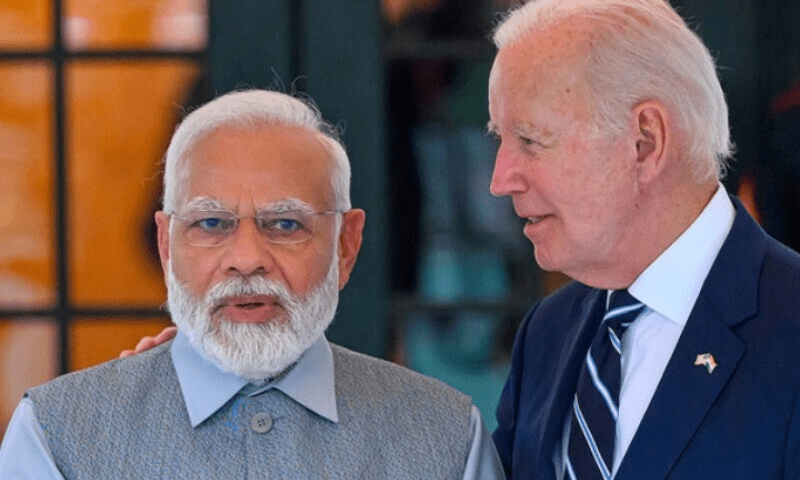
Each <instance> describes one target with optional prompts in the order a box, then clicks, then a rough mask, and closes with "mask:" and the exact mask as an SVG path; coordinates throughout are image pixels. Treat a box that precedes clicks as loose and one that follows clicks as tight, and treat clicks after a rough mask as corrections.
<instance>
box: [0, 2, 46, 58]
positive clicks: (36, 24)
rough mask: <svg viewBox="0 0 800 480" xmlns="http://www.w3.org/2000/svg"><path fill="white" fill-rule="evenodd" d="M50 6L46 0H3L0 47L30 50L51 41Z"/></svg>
mask: <svg viewBox="0 0 800 480" xmlns="http://www.w3.org/2000/svg"><path fill="white" fill-rule="evenodd" d="M51 19H52V6H51V2H49V1H48V0H3V4H2V5H0V48H14V49H22V50H32V49H37V48H46V47H49V46H50V44H51V43H52V41H51V38H52V37H51V34H50V32H51V31H52V21H51Z"/></svg>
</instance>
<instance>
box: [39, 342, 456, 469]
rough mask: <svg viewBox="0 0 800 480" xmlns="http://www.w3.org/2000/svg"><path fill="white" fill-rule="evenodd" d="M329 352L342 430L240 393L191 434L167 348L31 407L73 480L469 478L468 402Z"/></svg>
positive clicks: (87, 373)
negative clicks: (131, 479)
mask: <svg viewBox="0 0 800 480" xmlns="http://www.w3.org/2000/svg"><path fill="white" fill-rule="evenodd" d="M331 348H332V349H333V359H334V370H335V382H336V400H337V407H338V414H339V423H338V424H336V423H333V422H330V421H328V420H327V419H324V418H322V417H319V416H317V415H316V414H314V413H313V412H310V411H309V410H307V409H305V408H304V407H303V406H301V405H299V404H297V403H295V402H294V401H293V400H291V399H290V398H289V397H287V396H286V395H285V394H283V393H282V392H280V391H278V390H274V389H271V390H268V391H267V392H265V393H263V394H261V395H257V396H253V397H248V396H245V395H244V394H243V393H240V394H239V395H237V396H235V397H234V398H232V399H231V400H230V401H229V402H228V403H227V404H226V405H225V406H223V407H222V408H221V409H220V410H219V411H217V412H216V413H215V414H213V415H212V416H211V417H210V418H208V419H207V420H206V421H205V422H203V423H201V424H200V425H198V426H197V427H196V428H194V429H193V428H192V427H191V425H190V422H189V417H188V414H187V412H186V407H185V405H184V402H183V397H182V394H181V390H180V387H179V385H178V379H177V375H176V373H175V369H174V368H173V365H172V359H171V357H170V353H169V348H168V345H162V346H160V347H156V348H155V349H153V350H151V351H149V352H146V353H144V354H140V355H137V356H134V357H129V358H126V359H122V360H114V361H111V362H108V363H105V364H103V365H100V366H98V367H95V368H92V369H89V370H84V371H81V372H76V373H73V374H69V375H65V376H62V377H60V378H57V379H56V380H54V381H52V382H49V383H47V384H44V385H42V386H39V387H36V388H33V389H31V390H30V391H29V392H28V393H27V395H28V396H29V397H30V398H31V400H32V401H33V402H34V405H35V411H36V415H37V417H38V419H39V422H40V423H41V425H42V428H43V430H44V432H45V436H46V438H47V443H48V445H49V447H50V449H51V451H52V453H53V456H54V458H55V461H56V465H57V466H58V468H59V469H60V470H61V472H62V473H63V475H64V476H65V478H67V479H79V478H86V479H106V478H136V479H154V478H159V479H160V478H163V479H184V478H185V479H227V478H234V479H244V478H281V479H306V478H315V479H316V478H331V479H333V478H342V479H345V478H346V479H357V478H364V479H382V478H386V479H406V478H413V479H422V478H424V479H457V478H461V476H462V475H463V472H464V467H465V463H466V458H467V455H468V453H469V448H470V444H471V440H472V434H471V431H470V428H469V412H470V406H471V401H470V399H469V397H467V396H466V395H463V394H461V393H459V392H458V391H456V390H454V389H452V388H450V387H448V386H446V385H444V384H443V383H441V382H439V381H437V380H434V379H431V378H428V377H424V376H422V375H418V374H416V373H414V372H411V371H409V370H407V369H404V368H402V367H398V366H396V365H393V364H391V363H388V362H384V361H382V360H377V359H374V358H371V357H367V356H365V355H361V354H358V353H355V352H351V351H349V350H346V349H344V348H342V347H338V346H336V345H331ZM259 414H261V415H259ZM264 414H266V415H264ZM267 417H268V419H267V420H266V421H260V420H263V419H265V418H267Z"/></svg>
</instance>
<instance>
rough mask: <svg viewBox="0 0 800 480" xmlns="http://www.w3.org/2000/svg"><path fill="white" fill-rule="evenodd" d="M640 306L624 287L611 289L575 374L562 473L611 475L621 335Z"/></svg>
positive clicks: (583, 479)
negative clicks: (593, 334)
mask: <svg viewBox="0 0 800 480" xmlns="http://www.w3.org/2000/svg"><path fill="white" fill-rule="evenodd" d="M643 309H644V305H643V304H642V303H641V302H639V301H638V300H636V299H635V298H633V297H632V296H631V294H630V293H628V291H627V290H617V291H615V292H613V293H612V294H611V300H610V302H609V306H608V310H607V311H606V314H605V316H604V317H603V322H602V323H601V324H600V328H599V329H598V332H597V334H596V335H595V338H594V340H593V341H592V345H591V347H589V352H587V354H586V359H585V361H584V364H583V367H582V368H581V373H580V376H579V377H578V389H577V391H576V393H575V399H574V401H573V403H572V424H571V426H570V433H569V450H568V451H567V461H566V475H567V478H571V479H573V480H587V479H606V480H607V479H610V478H611V470H612V467H613V465H614V440H615V438H616V432H617V415H618V410H619V385H620V363H619V360H620V348H621V346H620V339H621V338H622V334H623V333H625V330H626V329H627V328H628V327H629V326H630V324H631V323H632V322H633V320H634V319H636V316H637V315H639V313H641V311H642V310H643Z"/></svg>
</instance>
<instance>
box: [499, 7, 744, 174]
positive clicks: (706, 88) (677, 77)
mask: <svg viewBox="0 0 800 480" xmlns="http://www.w3.org/2000/svg"><path fill="white" fill-rule="evenodd" d="M573 19H586V20H589V21H591V22H592V25H593V27H594V29H593V31H592V32H591V37H590V38H589V42H588V44H587V45H585V46H586V47H587V48H588V51H589V54H588V58H586V59H585V64H584V65H583V67H584V69H585V73H586V77H585V82H586V83H585V85H586V87H587V88H588V92H589V94H590V97H591V98H592V102H593V105H591V107H592V108H593V119H594V121H595V124H596V126H597V127H598V130H603V131H605V132H607V133H609V134H610V135H616V134H620V133H622V132H623V131H624V130H625V128H626V127H627V124H628V118H629V115H630V112H631V109H632V108H634V107H635V106H636V105H637V104H639V103H641V102H643V101H646V100H658V101H660V102H662V103H663V104H664V105H665V106H666V108H668V109H669V111H670V113H671V114H672V115H674V117H675V120H676V123H677V126H678V128H679V129H680V130H681V132H682V133H683V135H685V137H686V139H687V151H686V152H684V153H685V154H686V155H687V159H688V161H689V162H690V163H689V165H690V167H691V168H692V172H693V174H694V178H695V179H696V180H697V181H700V182H702V181H705V180H707V179H710V178H717V179H719V178H721V177H722V176H723V175H724V173H725V170H726V167H727V159H728V158H729V157H730V156H731V150H732V146H731V141H730V131H729V127H728V107H727V104H726V103H725V95H724V93H723V92H722V87H721V85H720V83H719V79H718V78H717V74H716V68H715V65H714V60H713V59H712V57H711V54H710V53H709V51H708V49H707V48H706V46H705V45H704V44H703V42H702V40H700V38H699V37H698V36H697V35H696V34H695V33H694V32H693V31H692V30H691V29H689V27H688V26H687V25H686V23H685V22H684V21H683V19H682V18H681V17H680V16H679V15H678V14H677V13H676V12H675V11H674V10H673V9H672V8H671V7H670V6H669V5H668V4H667V3H665V2H664V1H663V0H538V1H531V2H529V3H527V4H525V5H523V6H521V7H519V8H517V9H516V10H513V11H511V12H509V14H508V15H507V16H506V17H505V18H504V20H503V21H502V22H501V23H500V24H499V25H498V27H497V28H496V29H495V31H494V34H493V40H494V43H495V45H496V46H497V47H498V48H502V47H503V46H505V45H508V44H512V43H515V42H518V41H520V40H521V39H522V38H523V36H525V35H526V34H527V33H528V32H531V31H533V30H539V29H543V28H547V27H552V26H554V25H556V24H563V23H565V22H566V21H569V20H573Z"/></svg>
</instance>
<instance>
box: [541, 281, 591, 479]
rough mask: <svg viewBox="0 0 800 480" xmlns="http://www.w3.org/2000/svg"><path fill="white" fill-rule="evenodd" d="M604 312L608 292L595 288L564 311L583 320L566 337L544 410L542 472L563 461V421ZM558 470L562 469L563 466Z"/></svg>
mask: <svg viewBox="0 0 800 480" xmlns="http://www.w3.org/2000/svg"><path fill="white" fill-rule="evenodd" d="M604 311H605V291H604V290H597V289H592V290H591V291H590V292H589V294H588V295H586V296H585V297H584V298H583V299H582V301H581V302H580V303H579V305H578V309H577V311H573V310H572V309H570V310H568V311H566V312H565V315H574V317H572V318H579V319H580V320H579V321H577V322H575V323H574V324H573V327H572V328H571V329H570V330H569V331H568V332H566V335H565V337H564V341H565V343H566V344H567V345H566V347H565V348H564V349H563V351H562V355H561V358H559V359H558V372H557V374H556V377H555V379H554V383H553V385H554V387H555V388H554V391H553V395H552V396H551V398H550V402H549V405H548V406H547V408H546V409H545V410H546V411H547V412H548V414H547V416H546V418H547V420H546V422H545V425H544V432H543V435H542V436H543V438H544V439H545V440H544V441H543V442H541V446H542V449H541V450H540V452H539V460H540V463H539V464H540V465H542V469H543V470H544V469H547V470H548V471H549V470H550V469H551V468H553V467H554V466H555V464H554V461H559V462H560V458H561V455H560V452H556V449H560V448H561V439H562V435H563V432H564V420H565V418H566V415H567V412H569V410H570V409H571V408H572V397H573V396H574V395H575V389H576V387H577V384H578V375H579V373H580V370H581V367H582V365H583V360H584V358H585V357H586V352H587V351H588V350H589V345H590V344H591V343H592V339H593V338H594V335H595V332H596V331H597V329H598V328H599V326H600V321H601V320H602V318H603V312H604ZM555 453H558V454H557V455H554V454H555ZM556 468H557V470H560V468H561V467H560V466H556ZM541 478H553V474H552V473H549V474H547V475H542V477H541Z"/></svg>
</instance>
